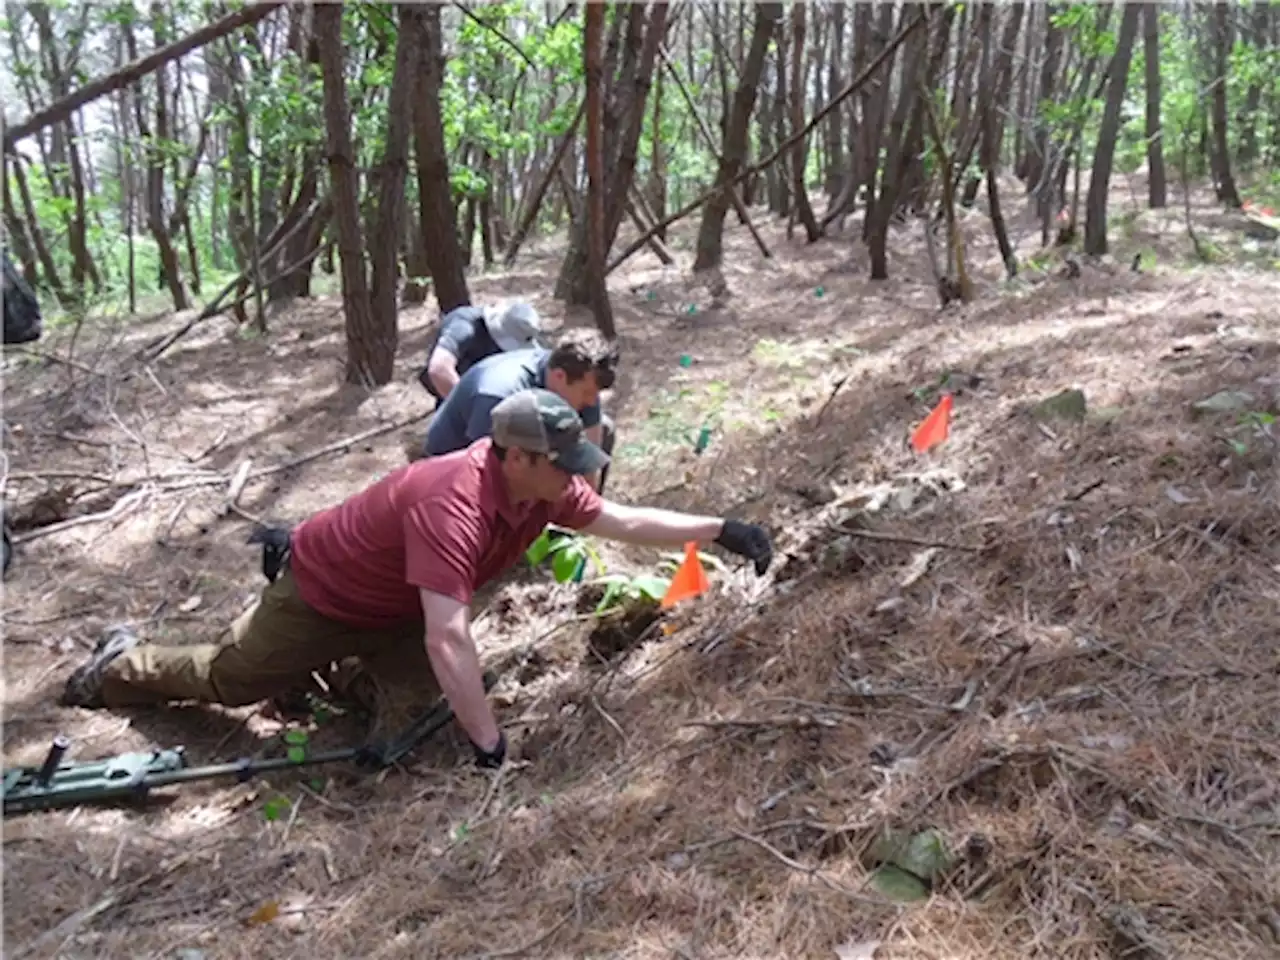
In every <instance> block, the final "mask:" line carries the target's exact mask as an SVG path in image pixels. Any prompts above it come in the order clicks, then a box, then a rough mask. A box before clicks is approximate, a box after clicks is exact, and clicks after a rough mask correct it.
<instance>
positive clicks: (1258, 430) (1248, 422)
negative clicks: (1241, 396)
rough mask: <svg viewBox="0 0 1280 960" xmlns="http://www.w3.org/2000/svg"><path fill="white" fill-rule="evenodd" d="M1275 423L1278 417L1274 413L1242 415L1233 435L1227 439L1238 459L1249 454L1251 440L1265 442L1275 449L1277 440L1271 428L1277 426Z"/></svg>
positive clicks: (1251, 412) (1260, 412)
mask: <svg viewBox="0 0 1280 960" xmlns="http://www.w3.org/2000/svg"><path fill="white" fill-rule="evenodd" d="M1275 422H1276V417H1275V414H1273V413H1266V412H1264V411H1261V410H1250V411H1248V412H1247V413H1242V414H1240V417H1239V419H1238V420H1237V421H1236V426H1235V427H1234V428H1233V429H1232V431H1231V433H1232V435H1231V436H1229V437H1228V438H1227V443H1228V444H1229V445H1230V447H1231V449H1232V450H1233V451H1235V454H1236V456H1238V457H1243V456H1245V455H1246V454H1248V452H1249V450H1250V443H1249V441H1250V440H1265V441H1266V442H1267V443H1269V444H1270V445H1271V446H1272V448H1273V449H1274V447H1275V445H1276V438H1275V434H1274V433H1272V429H1271V428H1272V427H1273V426H1274V425H1275Z"/></svg>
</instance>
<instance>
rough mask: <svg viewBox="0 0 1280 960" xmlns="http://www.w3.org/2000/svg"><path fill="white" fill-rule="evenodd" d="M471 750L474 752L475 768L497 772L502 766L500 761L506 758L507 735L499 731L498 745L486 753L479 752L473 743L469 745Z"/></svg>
mask: <svg viewBox="0 0 1280 960" xmlns="http://www.w3.org/2000/svg"><path fill="white" fill-rule="evenodd" d="M471 748H472V749H473V750H475V752H476V766H478V767H486V768H488V769H490V770H497V769H498V768H499V767H500V766H502V761H503V760H505V759H506V758H507V735H506V734H505V733H503V732H502V731H501V730H499V731H498V745H497V746H495V747H494V748H493V749H492V750H491V751H489V752H488V753H486V752H485V751H484V750H481V749H480V748H479V747H477V746H476V745H475V744H474V743H473V744H471Z"/></svg>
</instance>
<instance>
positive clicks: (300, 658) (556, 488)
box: [62, 389, 773, 766]
mask: <svg viewBox="0 0 1280 960" xmlns="http://www.w3.org/2000/svg"><path fill="white" fill-rule="evenodd" d="M490 414H491V418H492V432H491V435H490V436H487V437H484V438H481V439H479V440H477V441H476V442H475V443H472V444H471V445H470V446H468V447H466V448H464V449H462V450H459V451H457V452H454V453H450V454H446V455H443V456H438V457H431V458H428V459H424V460H419V461H417V462H415V463H412V464H409V465H407V466H404V467H401V468H400V469H398V470H396V471H394V472H393V473H391V474H390V475H388V476H387V477H385V478H383V479H382V480H379V481H377V482H376V483H374V484H373V485H372V486H370V487H369V488H367V489H365V490H363V491H361V492H360V493H357V494H355V495H354V496H352V497H350V498H348V499H347V500H346V501H344V502H343V503H340V504H338V505H337V506H334V507H330V508H328V509H326V510H323V511H321V512H320V513H318V514H316V515H314V516H312V517H310V518H309V519H307V520H306V521H304V522H303V523H301V524H300V525H299V526H298V527H297V528H296V529H295V530H294V531H293V532H292V536H291V538H290V543H289V550H288V553H287V555H286V565H285V568H284V572H283V573H282V574H281V575H280V576H279V577H277V578H276V579H275V580H274V581H273V582H272V583H271V584H270V585H269V586H268V587H266V588H265V589H264V590H263V592H262V596H261V599H260V601H259V603H258V604H257V606H256V607H254V608H253V609H251V610H249V611H248V612H246V613H245V614H244V615H243V616H241V617H240V618H239V620H237V621H236V622H235V623H234V624H233V625H232V626H231V628H230V631H229V633H228V635H226V636H225V637H223V638H222V639H220V640H219V641H218V642H217V643H209V644H203V645H199V646H182V647H171V646H161V645H158V644H147V643H142V642H141V641H140V640H139V639H138V638H137V637H136V636H135V635H134V634H132V633H130V632H128V631H126V630H123V629H120V628H116V629H113V630H111V631H108V634H107V636H106V637H104V638H103V640H102V641H100V642H99V644H98V646H97V649H96V650H95V651H94V653H93V656H92V657H90V659H89V661H88V662H87V663H85V664H84V665H83V666H81V667H79V668H78V669H77V670H76V671H75V672H74V673H73V674H72V675H71V677H70V678H69V679H68V681H67V684H66V689H65V691H64V693H63V698H62V702H63V703H64V704H66V705H69V706H82V707H117V706H134V705H138V704H154V703H160V702H164V701H171V700H202V701H206V702H214V703H222V704H225V705H227V706H240V705H245V704H250V703H254V702H256V701H259V700H263V699H266V698H268V697H273V696H277V695H281V694H283V693H287V692H288V691H289V690H291V689H293V688H295V687H298V686H301V685H305V684H306V682H307V680H308V677H309V674H310V671H312V670H323V669H325V668H326V667H327V666H328V665H329V664H330V663H331V662H334V661H343V660H347V659H354V660H355V661H356V662H357V664H358V668H359V670H358V672H359V673H360V675H362V676H363V677H365V678H367V679H368V680H369V681H370V682H371V685H372V693H373V696H374V697H375V705H374V708H375V724H374V731H373V737H374V738H375V739H377V738H379V737H382V736H387V735H394V734H395V733H396V732H398V731H399V730H400V729H402V728H403V727H404V726H406V725H407V724H408V723H409V722H410V721H411V719H412V716H413V714H414V713H417V712H419V711H421V710H424V709H428V708H430V707H431V706H433V705H434V702H435V701H436V699H437V698H438V697H439V696H440V694H443V695H444V697H445V698H446V699H447V700H448V702H449V705H450V706H451V707H452V709H453V712H454V715H455V716H456V718H457V720H458V722H459V724H460V725H461V727H462V729H463V730H464V731H465V732H466V735H467V736H468V737H469V738H470V741H471V743H472V745H473V746H474V749H475V755H476V760H477V762H478V763H480V764H481V765H484V766H498V765H500V764H501V763H502V760H503V758H504V756H505V755H506V749H507V741H506V737H505V736H504V734H503V733H502V731H501V730H500V729H499V728H498V725H497V722H496V720H495V718H494V715H493V711H492V709H491V708H490V706H489V703H488V700H487V698H486V695H485V690H484V683H483V679H482V674H481V670H480V659H479V655H478V652H477V650H476V646H475V643H474V641H473V640H472V637H471V626H470V625H471V613H470V609H469V605H470V604H471V601H472V599H473V597H474V595H475V593H476V591H477V590H478V589H479V588H480V587H481V586H483V585H484V584H486V583H487V582H488V581H490V580H492V579H493V578H494V577H495V576H497V575H498V574H499V573H500V572H502V571H504V570H506V569H508V568H510V567H511V566H512V565H513V564H514V563H516V561H517V560H518V559H519V558H520V557H521V556H522V555H523V553H524V551H525V550H526V549H527V548H528V547H529V545H530V544H531V543H532V542H533V541H534V540H535V539H536V538H537V536H538V535H539V534H540V533H541V532H542V530H543V528H544V527H546V525H547V524H548V523H554V524H559V525H561V526H564V527H569V528H571V529H575V530H582V531H584V532H586V533H588V534H591V535H593V536H598V537H604V538H607V539H611V540H619V541H623V542H627V543H636V544H646V545H652V546H658V547H677V548H678V547H679V546H680V545H682V544H684V543H686V542H688V541H691V540H692V541H698V542H700V543H704V544H705V543H716V544H719V545H720V546H721V547H723V548H724V549H726V550H728V551H730V552H731V553H735V554H738V555H740V556H743V557H746V558H748V559H750V560H752V561H753V562H754V564H755V570H756V573H757V574H763V573H764V572H765V571H766V570H767V569H768V567H769V564H770V561H771V560H772V556H773V548H772V544H771V542H770V538H769V536H768V534H767V533H766V532H765V530H764V529H763V528H761V527H759V526H756V525H753V524H745V523H741V522H738V521H736V520H725V519H723V518H719V517H704V516H695V515H691V514H684V513H676V512H672V511H667V510H660V509H655V508H645V507H630V506H623V505H621V504H616V503H612V502H610V501H608V500H604V499H602V498H601V497H600V495H599V494H598V493H597V492H596V491H595V490H594V489H592V487H591V485H590V484H588V483H587V482H586V480H585V479H584V477H585V476H587V475H589V474H593V473H596V472H598V471H599V470H600V469H601V468H603V467H604V466H605V464H607V463H608V459H609V458H608V456H607V454H605V453H604V452H603V451H602V450H601V449H600V448H599V447H597V446H596V445H595V444H593V443H591V442H590V441H589V440H588V439H587V438H586V437H585V435H584V430H583V425H582V420H581V418H580V417H579V416H578V414H577V412H576V411H575V410H574V409H573V408H572V407H571V406H570V405H569V404H568V403H567V402H565V401H564V400H563V399H561V398H560V397H559V396H557V395H556V394H554V393H552V392H550V391H548V390H542V389H530V390H523V391H520V392H518V393H515V394H513V395H512V396H510V397H507V398H506V399H504V400H502V401H501V402H500V403H498V404H497V405H495V406H494V407H493V408H492V410H491V411H490ZM361 699H363V698H361Z"/></svg>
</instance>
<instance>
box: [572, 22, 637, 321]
mask: <svg viewBox="0 0 1280 960" xmlns="http://www.w3.org/2000/svg"><path fill="white" fill-rule="evenodd" d="M604 14H605V9H604V5H603V4H599V3H588V4H587V5H586V23H585V26H584V29H583V47H584V51H583V58H584V60H585V62H586V72H587V96H586V103H587V114H586V124H587V213H586V220H587V251H586V253H587V285H588V289H589V292H590V301H591V307H592V311H593V312H594V314H595V320H596V326H598V327H599V328H600V332H601V333H603V334H604V335H605V336H606V337H608V338H609V339H611V340H612V339H613V338H615V337H616V336H617V335H618V332H617V330H616V329H615V328H614V324H613V307H612V306H611V305H610V303H609V288H608V285H607V283H606V282H605V271H604V265H605V244H606V235H605V219H604V217H605V209H604V208H605V203H604V201H605V196H604V194H605V179H604V144H603V143H601V139H602V137H603V135H604V89H603V88H604V64H603V62H602V59H601V51H600V46H601V41H602V39H603V36H604ZM641 109H643V105H642V106H641Z"/></svg>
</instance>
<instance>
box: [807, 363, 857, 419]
mask: <svg viewBox="0 0 1280 960" xmlns="http://www.w3.org/2000/svg"><path fill="white" fill-rule="evenodd" d="M850 376H851V374H847V373H846V374H845V375H844V376H843V377H841V378H840V379H839V380H837V381H836V382H835V386H833V387H832V388H831V393H830V394H828V395H827V401H826V403H824V404H823V405H822V406H821V407H820V408H819V409H818V415H817V416H816V417H814V418H813V427H814V429H815V430H816V429H817V428H818V427H820V426H822V418H823V417H824V416H826V414H827V408H828V407H830V406H831V401H832V400H834V399H835V398H836V394H837V393H839V392H840V390H841V389H842V388H843V387H844V385H845V384H846V383H848V382H849V377H850Z"/></svg>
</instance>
